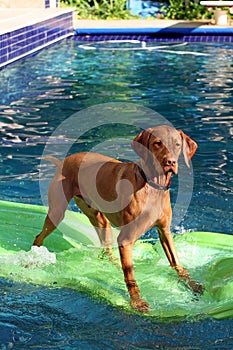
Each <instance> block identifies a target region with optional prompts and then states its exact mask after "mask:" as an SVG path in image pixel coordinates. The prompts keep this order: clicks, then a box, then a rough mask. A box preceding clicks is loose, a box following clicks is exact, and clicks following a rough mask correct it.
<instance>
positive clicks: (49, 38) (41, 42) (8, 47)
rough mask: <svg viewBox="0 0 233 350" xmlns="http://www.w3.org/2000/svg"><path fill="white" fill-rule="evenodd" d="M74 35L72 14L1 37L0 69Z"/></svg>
mask: <svg viewBox="0 0 233 350" xmlns="http://www.w3.org/2000/svg"><path fill="white" fill-rule="evenodd" d="M72 34H73V26H72V12H69V13H65V14H62V15H59V16H57V17H55V18H51V19H49V20H46V21H42V22H40V23H36V24H34V25H30V26H26V27H24V28H21V29H17V30H15V31H13V32H10V33H6V34H2V35H0V67H3V66H4V64H8V63H10V62H11V61H14V60H16V59H17V58H20V57H21V56H25V55H26V54H31V53H32V52H33V51H36V50H41V48H42V47H44V46H48V45H50V44H51V43H53V42H54V41H56V40H59V38H61V39H62V38H63V37H66V36H67V35H72Z"/></svg>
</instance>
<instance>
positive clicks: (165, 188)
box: [138, 166, 171, 191]
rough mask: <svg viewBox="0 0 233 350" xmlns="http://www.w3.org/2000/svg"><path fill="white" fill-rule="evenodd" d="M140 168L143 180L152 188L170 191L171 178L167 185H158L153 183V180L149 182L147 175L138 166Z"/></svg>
mask: <svg viewBox="0 0 233 350" xmlns="http://www.w3.org/2000/svg"><path fill="white" fill-rule="evenodd" d="M138 168H139V172H140V174H141V175H142V177H143V179H144V180H145V181H146V182H147V183H148V185H150V186H151V187H153V188H155V189H156V190H160V191H167V190H169V188H170V186H171V178H170V180H169V182H168V184H167V185H160V184H157V183H156V182H154V181H152V180H148V179H147V176H146V174H145V173H144V171H143V170H142V168H141V167H140V166H138Z"/></svg>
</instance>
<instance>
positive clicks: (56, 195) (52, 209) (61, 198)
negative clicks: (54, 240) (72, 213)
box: [33, 177, 72, 247]
mask: <svg viewBox="0 0 233 350" xmlns="http://www.w3.org/2000/svg"><path fill="white" fill-rule="evenodd" d="M63 182H64V183H63ZM71 198H72V194H71V193H69V190H66V183H65V181H61V180H57V178H56V177H54V178H53V179H52V181H51V183H50V185H49V190H48V201H49V210H48V214H47V216H46V218H45V221H44V225H43V228H42V231H41V232H40V233H39V234H38V235H37V236H36V238H35V240H34V242H33V245H36V246H38V247H40V246H41V245H42V244H43V241H44V239H45V238H46V237H47V236H48V235H49V234H50V233H52V232H53V231H54V230H55V228H56V227H57V226H58V225H59V224H60V222H61V221H62V220H63V218H64V215H65V211H66V209H67V206H68V203H69V201H70V200H71Z"/></svg>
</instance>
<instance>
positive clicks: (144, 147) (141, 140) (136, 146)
mask: <svg viewBox="0 0 233 350" xmlns="http://www.w3.org/2000/svg"><path fill="white" fill-rule="evenodd" d="M150 131H151V129H146V130H143V131H141V132H140V134H138V135H137V136H136V137H135V139H134V140H133V142H132V143H131V146H132V148H133V150H134V151H135V152H136V153H137V155H139V157H141V158H143V159H144V160H146V159H147V156H148V150H149V139H150V136H151V132H150Z"/></svg>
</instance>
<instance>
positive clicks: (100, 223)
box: [74, 196, 113, 258]
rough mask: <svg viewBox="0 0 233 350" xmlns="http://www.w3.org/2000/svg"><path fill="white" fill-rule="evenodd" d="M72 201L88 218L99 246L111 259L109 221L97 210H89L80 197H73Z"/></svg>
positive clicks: (111, 241)
mask: <svg viewBox="0 0 233 350" xmlns="http://www.w3.org/2000/svg"><path fill="white" fill-rule="evenodd" d="M74 200H75V202H76V204H77V206H78V207H79V209H81V211H82V212H83V213H84V214H85V215H86V216H87V217H88V219H89V220H90V223H91V224H92V225H93V227H94V228H95V230H96V232H97V234H98V237H99V240H100V243H101V245H102V246H103V247H104V248H105V250H106V252H107V253H108V255H109V256H110V258H111V257H112V250H111V247H112V245H113V238H112V228H111V225H110V222H109V220H108V219H107V218H106V217H105V216H104V215H103V214H102V213H101V212H100V211H99V210H97V209H94V208H91V207H90V206H89V205H88V204H87V203H86V202H85V201H84V199H83V198H82V197H81V196H75V197H74Z"/></svg>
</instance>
